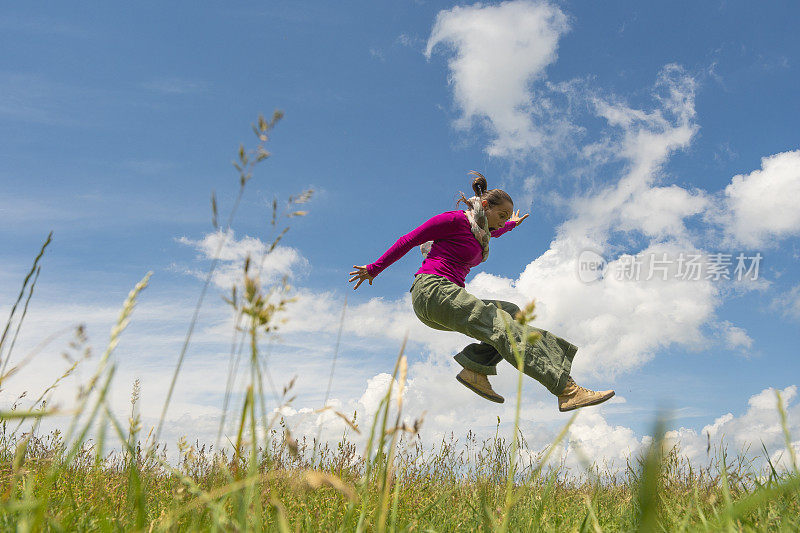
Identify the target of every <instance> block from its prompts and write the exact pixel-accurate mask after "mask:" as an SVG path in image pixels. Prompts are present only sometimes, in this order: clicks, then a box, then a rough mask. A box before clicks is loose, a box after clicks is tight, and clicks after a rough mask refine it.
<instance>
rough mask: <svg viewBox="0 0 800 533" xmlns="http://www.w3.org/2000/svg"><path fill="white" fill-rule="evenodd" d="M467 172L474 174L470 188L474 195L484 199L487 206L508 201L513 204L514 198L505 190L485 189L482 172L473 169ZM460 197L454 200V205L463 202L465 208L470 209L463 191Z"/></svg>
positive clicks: (486, 187) (484, 179)
mask: <svg viewBox="0 0 800 533" xmlns="http://www.w3.org/2000/svg"><path fill="white" fill-rule="evenodd" d="M469 174H471V175H473V176H475V178H474V179H473V180H472V190H473V191H475V196H477V197H478V198H480V199H481V201H483V200H486V202H487V203H488V204H489V207H494V206H496V205H500V204H502V203H504V202H510V203H511V205H514V200H512V199H511V197H510V196H509V195H508V193H507V192H506V191H503V190H501V189H492V190H487V189H488V188H489V186H488V185H487V184H486V178H484V177H483V174H481V173H480V172H477V171H475V170H470V171H469ZM460 194H461V197H460V198H459V199H458V201H456V206H458V204H459V203H461V202H464V204H465V205H466V206H467V209H472V204H470V203H469V202H468V201H467V198H466V196H464V193H463V192H462V193H460Z"/></svg>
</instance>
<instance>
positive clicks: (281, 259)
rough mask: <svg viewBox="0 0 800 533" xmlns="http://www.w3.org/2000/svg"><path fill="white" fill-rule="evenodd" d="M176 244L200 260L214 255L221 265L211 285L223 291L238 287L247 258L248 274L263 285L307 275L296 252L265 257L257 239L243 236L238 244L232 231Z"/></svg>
mask: <svg viewBox="0 0 800 533" xmlns="http://www.w3.org/2000/svg"><path fill="white" fill-rule="evenodd" d="M177 241H178V242H180V243H181V244H185V245H188V246H192V247H193V248H195V249H196V250H197V251H198V254H199V255H198V257H199V258H201V259H213V258H214V257H215V254H216V257H218V258H219V260H220V264H219V265H218V267H217V268H216V270H215V271H214V275H213V277H212V279H211V281H212V282H213V283H214V284H215V285H216V286H217V287H220V288H222V289H223V290H230V289H231V287H232V286H233V285H234V284H238V285H241V281H242V278H243V269H244V262H245V258H246V257H248V256H249V257H250V260H251V268H252V270H251V274H252V273H254V272H260V280H261V283H262V284H264V285H269V284H271V283H274V282H275V281H277V280H278V279H280V278H281V277H282V276H288V277H289V278H292V277H296V276H297V275H298V273H306V272H307V271H308V267H309V264H308V260H306V258H305V257H303V256H302V255H301V254H300V252H299V251H298V250H296V249H295V248H291V247H288V246H277V247H275V249H274V250H272V252H269V253H268V251H269V245H267V244H266V243H264V242H262V241H261V240H260V239H258V238H256V237H249V236H246V235H245V236H244V237H242V238H241V239H238V240H237V239H236V238H235V236H234V232H233V230H228V232H227V233H225V232H223V231H222V230H219V231H216V232H213V233H207V234H206V235H205V236H204V237H203V238H202V239H200V240H193V239H190V238H188V237H180V238H178V239H177ZM185 272H186V273H187V274H191V275H193V276H195V277H197V278H198V279H205V278H206V275H207V274H206V273H205V272H204V271H200V270H195V269H186V270H185Z"/></svg>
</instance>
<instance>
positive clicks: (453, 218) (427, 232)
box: [350, 211, 463, 290]
mask: <svg viewBox="0 0 800 533" xmlns="http://www.w3.org/2000/svg"><path fill="white" fill-rule="evenodd" d="M459 217H463V215H462V214H460V212H458V211H451V212H447V213H441V214H439V215H436V216H434V217H431V218H430V219H428V220H427V221H426V222H425V223H424V224H422V225H421V226H419V227H418V228H416V229H414V230H413V231H411V232H409V233H406V234H405V235H403V236H402V237H400V238H399V239H397V242H395V243H394V244H393V245H392V246H391V248H389V249H388V250H386V252H385V253H384V254H383V255H382V256H380V258H379V259H378V260H377V261H375V262H374V263H372V264H369V265H364V266H356V265H353V268H355V269H356V270H354V271H352V272H350V275H351V276H354V277H352V278H350V281H355V280H358V283H357V284H356V286H355V287H353V290H355V289H357V288H358V286H359V285H361V283H362V282H363V281H365V280H368V281H369V284H370V285H372V280H373V279H375V277H376V276H377V275H378V274H380V273H381V272H383V270H385V269H386V268H387V267H388V266H389V265H391V264H392V263H394V262H395V261H397V260H398V259H400V258H401V257H403V256H404V255H405V254H406V253H407V252H408V251H409V250H411V249H412V248H414V247H415V246H419V245H421V244H423V243H426V242H428V241H435V240H436V239H442V238H444V237H447V236H448V235H451V234H452V233H453V232H455V231H458V229H459V224H460V223H461V221H460V219H459Z"/></svg>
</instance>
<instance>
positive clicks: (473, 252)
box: [367, 211, 517, 287]
mask: <svg viewBox="0 0 800 533" xmlns="http://www.w3.org/2000/svg"><path fill="white" fill-rule="evenodd" d="M516 225H517V224H516V222H512V221H510V220H509V221H507V222H506V223H505V225H504V226H503V227H502V228H499V229H496V230H494V231H492V232H491V235H492V237H499V236H500V235H502V234H503V233H505V232H507V231H509V230H511V229H513V228H514V227H515V226H516ZM428 241H433V245H432V246H431V251H430V252H428V256H427V257H426V258H425V260H424V261H423V262H422V266H421V267H420V269H419V270H417V272H416V273H415V274H414V275H415V276H416V275H417V274H436V275H439V276H444V277H445V278H447V279H449V280H450V281H452V282H453V283H455V284H456V285H459V286H460V287H463V286H464V280H465V279H466V277H467V274H468V273H469V270H470V269H471V268H472V267H474V266H477V265H479V264H480V262H481V259H482V258H483V248H481V244H480V243H479V242H478V239H476V238H475V235H473V234H472V229H471V228H470V224H469V220H468V219H467V215H466V213H464V211H447V212H445V213H441V214H439V215H436V216H435V217H432V218H430V219H428V221H427V222H425V223H424V224H422V225H421V226H419V227H418V228H416V229H415V230H413V231H411V232H410V233H407V234H405V235H403V236H402V237H400V238H399V239H398V240H397V242H396V243H394V244H393V245H392V247H391V248H389V249H388V250H386V253H384V254H383V255H382V256H381V257H380V258H379V259H378V260H377V261H375V262H374V263H372V264H369V265H367V272H369V275H370V276H372V277H375V276H377V275H378V274H380V273H381V272H382V271H383V270H385V269H386V268H387V267H388V266H389V265H391V264H392V263H394V262H395V261H397V260H398V259H400V258H401V257H403V256H404V255H405V254H406V253H407V252H408V251H409V250H411V249H412V248H414V247H415V246H419V245H421V244H424V243H426V242H428Z"/></svg>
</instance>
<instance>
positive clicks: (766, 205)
mask: <svg viewBox="0 0 800 533" xmlns="http://www.w3.org/2000/svg"><path fill="white" fill-rule="evenodd" d="M724 195H725V208H726V209H725V211H724V212H723V213H721V214H718V219H719V221H720V222H721V223H722V224H723V225H724V227H725V230H726V233H727V236H728V238H729V240H731V241H733V242H738V243H741V244H743V245H745V246H750V247H757V246H772V245H775V244H776V243H777V240H778V239H780V238H784V237H788V236H790V235H797V234H800V209H797V204H796V201H797V198H800V150H795V151H792V152H783V153H779V154H774V155H771V156H769V157H764V158H762V159H761V169H759V170H754V171H753V172H751V173H750V174H746V175H745V174H739V175H737V176H734V177H733V179H731V183H730V185H728V186H727V187H726V188H725V191H724Z"/></svg>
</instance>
